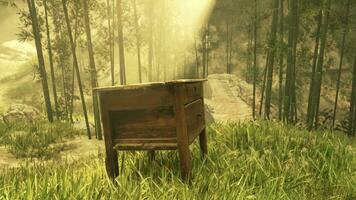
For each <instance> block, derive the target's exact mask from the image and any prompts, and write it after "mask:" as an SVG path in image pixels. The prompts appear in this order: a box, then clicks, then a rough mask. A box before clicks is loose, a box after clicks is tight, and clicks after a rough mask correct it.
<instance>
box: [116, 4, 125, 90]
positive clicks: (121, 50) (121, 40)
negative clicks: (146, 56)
mask: <svg viewBox="0 0 356 200" xmlns="http://www.w3.org/2000/svg"><path fill="white" fill-rule="evenodd" d="M121 1H122V0H117V1H116V7H117V25H118V36H119V54H120V60H119V61H120V83H121V85H126V72H125V71H126V70H125V68H126V67H125V48H124V32H123V23H122V11H123V10H122V8H121V6H122V5H121V4H122V2H121Z"/></svg>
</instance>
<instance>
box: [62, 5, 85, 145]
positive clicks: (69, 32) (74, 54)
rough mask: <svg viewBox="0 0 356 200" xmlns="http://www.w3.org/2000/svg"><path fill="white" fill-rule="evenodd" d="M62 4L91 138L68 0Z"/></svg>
mask: <svg viewBox="0 0 356 200" xmlns="http://www.w3.org/2000/svg"><path fill="white" fill-rule="evenodd" d="M62 4H63V11H64V16H65V20H66V24H67V30H68V36H69V41H70V46H71V51H72V55H73V61H74V68H75V72H76V74H77V81H78V86H79V92H80V98H81V100H82V106H83V115H84V119H85V125H86V128H87V134H88V138H89V139H91V134H90V127H89V120H88V113H87V108H86V104H85V97H84V92H83V86H82V80H81V78H80V72H79V66H78V60H77V53H76V51H75V46H74V40H73V36H72V29H71V25H70V21H69V16H68V10H67V5H66V0H62Z"/></svg>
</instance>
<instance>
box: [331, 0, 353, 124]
mask: <svg viewBox="0 0 356 200" xmlns="http://www.w3.org/2000/svg"><path fill="white" fill-rule="evenodd" d="M350 4H351V0H348V1H347V6H346V14H345V20H346V21H345V22H346V23H345V27H344V32H343V35H342V43H341V52H340V64H339V73H338V76H337V83H336V95H335V103H334V110H333V123H332V129H334V127H335V118H336V110H337V102H338V98H339V90H340V80H341V71H342V64H343V59H344V52H345V42H346V35H347V31H348V26H349V14H350Z"/></svg>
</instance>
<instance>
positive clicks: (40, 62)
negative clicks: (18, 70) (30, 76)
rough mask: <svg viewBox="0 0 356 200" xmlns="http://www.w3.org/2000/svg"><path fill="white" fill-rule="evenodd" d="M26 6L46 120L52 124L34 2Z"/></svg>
mask: <svg viewBox="0 0 356 200" xmlns="http://www.w3.org/2000/svg"><path fill="white" fill-rule="evenodd" d="M27 6H28V10H29V13H30V17H31V22H32V23H31V24H32V32H33V36H34V39H35V44H36V51H37V59H38V68H39V71H40V75H41V83H42V90H43V97H44V101H45V106H46V111H47V119H48V121H49V122H53V114H52V108H51V99H50V95H49V89H48V82H47V74H46V69H45V62H44V58H43V52H42V44H41V34H40V31H39V25H38V19H37V11H36V5H35V1H34V0H27Z"/></svg>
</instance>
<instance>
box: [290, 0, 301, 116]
mask: <svg viewBox="0 0 356 200" xmlns="http://www.w3.org/2000/svg"><path fill="white" fill-rule="evenodd" d="M299 4H300V0H297V2H296V8H295V33H294V38H293V59H292V66H293V73H292V80H291V88H290V91H291V96H292V98H291V121H292V122H294V123H295V122H297V120H298V117H297V116H298V113H297V95H296V94H297V89H296V76H297V72H296V69H297V45H298V37H299Z"/></svg>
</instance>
